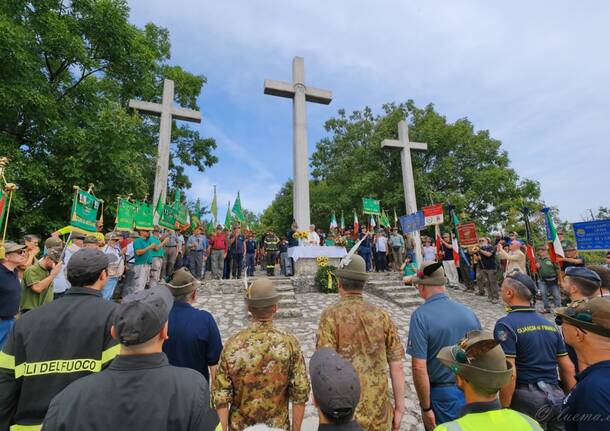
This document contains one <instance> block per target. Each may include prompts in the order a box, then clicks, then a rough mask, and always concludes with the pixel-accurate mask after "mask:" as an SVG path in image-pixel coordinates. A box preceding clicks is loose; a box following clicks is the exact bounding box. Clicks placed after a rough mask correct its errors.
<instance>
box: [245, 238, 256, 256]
mask: <svg viewBox="0 0 610 431" xmlns="http://www.w3.org/2000/svg"><path fill="white" fill-rule="evenodd" d="M257 246H258V244H257V242H256V240H255V239H249V240H248V241H246V253H248V254H254V253H256V248H257Z"/></svg>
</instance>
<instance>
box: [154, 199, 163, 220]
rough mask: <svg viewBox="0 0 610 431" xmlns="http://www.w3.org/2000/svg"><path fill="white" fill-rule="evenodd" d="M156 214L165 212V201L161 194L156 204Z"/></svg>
mask: <svg viewBox="0 0 610 431" xmlns="http://www.w3.org/2000/svg"><path fill="white" fill-rule="evenodd" d="M155 214H159V216H161V214H163V201H162V200H161V196H159V199H157V205H156V206H155Z"/></svg>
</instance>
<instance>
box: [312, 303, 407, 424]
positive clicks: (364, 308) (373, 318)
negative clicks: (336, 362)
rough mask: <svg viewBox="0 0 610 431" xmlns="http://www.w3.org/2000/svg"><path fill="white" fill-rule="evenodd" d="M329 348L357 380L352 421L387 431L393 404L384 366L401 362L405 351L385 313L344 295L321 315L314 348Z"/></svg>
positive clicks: (394, 327) (394, 326) (374, 306)
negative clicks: (350, 367)
mask: <svg viewBox="0 0 610 431" xmlns="http://www.w3.org/2000/svg"><path fill="white" fill-rule="evenodd" d="M322 347H332V348H334V349H335V350H336V351H337V352H338V353H339V354H340V355H341V356H343V357H344V358H346V359H348V360H349V361H350V362H351V363H352V365H353V366H354V368H355V369H356V371H357V372H358V376H359V377H360V388H361V394H360V402H359V403H358V407H357V408H356V414H355V419H356V421H357V422H358V423H359V424H360V425H361V426H362V428H364V429H366V430H369V431H371V430H376V431H377V430H379V431H381V430H383V431H386V430H390V429H391V428H392V419H393V411H394V409H393V404H392V402H391V401H390V390H389V387H388V371H389V367H388V364H389V363H390V362H396V361H402V360H403V359H404V357H405V350H404V348H403V346H402V343H401V342H400V337H399V336H398V331H397V330H396V325H394V322H393V321H392V319H391V317H390V316H389V314H388V313H387V312H386V311H384V310H382V309H381V308H379V307H377V306H376V305H373V304H371V303H368V302H366V301H364V300H363V298H362V296H361V295H354V296H346V297H343V298H341V300H340V301H339V302H338V303H337V304H335V305H331V306H330V307H328V308H326V309H325V310H324V311H323V312H322V316H321V317H320V324H319V325H318V332H317V335H316V349H320V348H322Z"/></svg>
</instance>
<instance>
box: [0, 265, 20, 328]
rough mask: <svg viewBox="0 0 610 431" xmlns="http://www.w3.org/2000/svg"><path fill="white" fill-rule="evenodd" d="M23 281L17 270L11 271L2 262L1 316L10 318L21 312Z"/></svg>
mask: <svg viewBox="0 0 610 431" xmlns="http://www.w3.org/2000/svg"><path fill="white" fill-rule="evenodd" d="M20 301H21V283H20V282H19V277H17V270H15V271H11V270H10V269H8V268H7V267H6V266H4V265H2V264H1V263H0V318H2V319H10V318H12V317H14V316H15V315H16V314H17V313H18V312H19V302H20Z"/></svg>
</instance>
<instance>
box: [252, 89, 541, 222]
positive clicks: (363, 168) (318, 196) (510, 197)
mask: <svg viewBox="0 0 610 431" xmlns="http://www.w3.org/2000/svg"><path fill="white" fill-rule="evenodd" d="M404 118H408V120H409V135H410V136H409V137H410V140H412V141H417V142H426V143H427V144H428V151H426V152H412V159H413V169H414V176H415V188H416V194H417V204H418V206H419V207H422V206H424V205H428V204H431V203H440V202H443V203H451V204H453V205H455V206H456V208H457V210H458V214H460V215H461V220H464V221H465V220H467V219H472V220H476V221H477V223H478V224H479V226H480V227H481V228H482V229H486V230H494V229H501V228H504V227H506V224H507V222H511V221H512V220H513V219H515V220H517V219H518V217H517V215H516V214H515V210H518V209H519V208H522V207H529V208H530V209H531V211H532V213H533V212H535V211H536V210H538V209H539V208H540V203H539V202H538V200H539V196H540V189H539V185H538V183H537V182H535V181H532V180H529V179H523V178H520V177H519V175H518V174H517V173H516V172H515V170H514V169H512V168H511V167H510V161H509V158H508V154H507V153H506V151H504V150H502V149H501V143H500V141H498V140H497V139H494V138H492V137H491V136H490V133H489V131H487V130H481V131H476V130H475V127H474V126H473V124H472V123H471V122H470V121H469V120H468V119H467V118H464V119H459V120H457V121H455V122H454V123H449V122H448V121H447V119H446V118H445V117H444V116H442V115H440V114H439V113H437V112H436V111H435V110H434V107H433V105H428V106H426V107H425V108H423V109H422V108H418V107H416V106H415V104H414V103H413V101H411V100H409V101H407V102H406V103H402V104H395V103H388V104H386V105H384V106H383V109H382V113H381V114H375V113H373V111H372V110H371V109H370V108H368V107H366V108H364V109H363V110H361V111H354V112H353V113H351V114H349V115H348V114H347V113H346V112H345V111H344V110H340V111H339V112H338V116H337V117H335V118H331V119H330V120H328V121H327V122H326V123H325V129H326V131H327V132H328V134H329V136H328V137H326V138H324V139H322V140H321V141H320V142H318V143H317V145H316V150H315V152H314V153H313V156H312V160H311V167H312V177H313V179H312V181H310V193H311V211H312V221H313V222H314V223H316V224H317V225H320V226H323V227H326V226H328V223H329V220H330V215H331V213H332V211H333V210H334V211H336V213H337V217H339V213H340V211H341V209H343V210H344V213H345V219H346V224H351V222H352V217H353V216H352V209H356V211H357V212H358V213H359V214H360V213H361V211H362V201H361V199H362V197H372V198H377V199H380V200H381V202H382V206H383V207H384V208H385V209H386V212H388V215H390V214H392V212H393V209H394V208H395V209H396V211H397V213H398V215H399V216H400V215H403V214H404V208H405V205H404V195H403V188H402V173H401V166H400V151H398V150H392V149H382V148H381V141H382V140H383V139H397V137H398V122H399V121H400V120H402V119H404ZM363 221H364V220H363V219H361V223H362V222H363ZM262 222H263V223H264V224H267V225H269V226H272V227H274V228H276V229H278V230H280V231H284V230H286V229H288V227H289V225H290V223H291V222H292V183H291V182H288V183H286V184H285V186H284V187H283V188H282V189H281V191H280V192H279V193H278V195H277V196H276V198H275V200H274V201H273V203H272V204H271V206H270V207H269V208H268V209H267V210H266V211H265V212H264V214H263V217H262Z"/></svg>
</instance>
